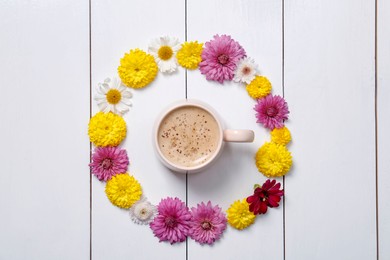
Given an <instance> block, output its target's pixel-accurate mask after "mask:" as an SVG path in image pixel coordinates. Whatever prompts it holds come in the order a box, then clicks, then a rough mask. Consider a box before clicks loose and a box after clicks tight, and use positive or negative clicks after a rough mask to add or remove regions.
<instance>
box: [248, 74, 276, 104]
mask: <svg viewBox="0 0 390 260" xmlns="http://www.w3.org/2000/svg"><path fill="white" fill-rule="evenodd" d="M271 89H272V86H271V82H270V81H269V80H268V79H267V78H266V77H263V76H256V77H255V79H254V80H252V81H251V82H250V83H249V84H248V85H247V86H246V91H247V92H248V94H249V96H251V97H252V98H255V99H259V98H263V97H266V96H268V94H269V93H271Z"/></svg>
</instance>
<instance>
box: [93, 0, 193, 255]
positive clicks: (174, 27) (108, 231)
mask: <svg viewBox="0 0 390 260" xmlns="http://www.w3.org/2000/svg"><path fill="white" fill-rule="evenodd" d="M184 10H185V9H184V2H183V1H180V0H170V1H141V0H138V1H125V0H123V1H116V2H115V4H112V1H103V0H102V1H93V5H92V58H93V63H92V75H93V77H92V85H93V87H94V88H95V87H96V86H97V84H98V83H99V82H103V80H104V79H105V78H106V77H111V76H113V75H117V67H118V65H119V60H120V58H121V57H122V56H123V55H124V53H125V52H128V51H129V50H130V49H134V48H140V49H143V50H145V51H147V48H148V45H149V42H150V40H151V39H153V38H156V37H160V36H164V35H169V36H176V37H178V38H180V39H181V40H183V39H184V32H185V24H184ZM132 93H133V100H132V103H133V107H132V108H131V110H130V112H128V113H127V114H125V115H124V119H125V120H126V123H127V127H128V129H127V138H126V140H125V142H124V143H123V144H122V147H123V148H125V149H126V150H127V152H128V155H129V159H130V167H129V172H130V173H131V174H133V175H134V176H135V178H136V179H137V180H138V181H139V182H140V183H141V185H142V188H143V192H144V195H145V196H146V197H147V198H148V199H149V200H150V201H151V202H152V203H153V204H155V205H157V204H158V203H159V202H160V200H161V199H162V198H165V197H168V196H170V197H179V198H180V199H182V200H183V201H185V194H186V180H185V175H183V174H175V173H172V172H171V171H169V170H167V169H166V168H165V167H164V166H163V165H162V164H161V163H160V162H159V161H158V159H157V157H156V156H155V154H154V150H153V145H152V128H153V125H154V121H155V120H156V118H157V116H158V114H159V113H160V111H161V110H162V109H163V108H164V107H165V106H167V105H169V104H170V103H171V102H173V101H175V100H178V99H184V98H185V84H184V71H183V70H180V71H179V72H178V73H175V74H173V75H163V74H161V73H160V72H159V74H158V76H157V77H156V79H155V81H154V82H153V83H152V84H150V85H149V86H147V87H146V88H144V89H140V90H133V91H132ZM97 111H98V108H97V105H96V104H95V103H94V104H93V113H96V112H97ZM104 187H105V184H104V183H102V182H99V181H98V180H97V179H96V178H94V180H93V207H92V209H93V213H92V227H93V234H92V256H93V259H134V258H137V259H152V258H156V257H158V258H159V259H184V258H185V250H186V248H185V247H186V244H185V243H181V244H176V245H173V246H171V245H170V244H169V243H159V242H158V239H157V238H155V237H154V235H153V233H152V231H151V229H150V228H149V227H148V226H139V225H136V224H134V223H133V222H132V221H131V220H130V216H129V212H128V211H125V210H121V209H119V208H117V207H115V206H113V205H112V204H111V203H110V202H109V201H108V199H107V197H106V195H105V192H104ZM151 248H153V249H152V250H151Z"/></svg>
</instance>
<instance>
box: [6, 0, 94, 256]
mask: <svg viewBox="0 0 390 260" xmlns="http://www.w3.org/2000/svg"><path fill="white" fill-rule="evenodd" d="M0 17H1V19H0V34H1V43H0V46H1V47H0V57H1V62H0V75H1V79H2V83H1V84H0V91H1V97H2V98H1V99H2V100H1V102H0V111H1V121H2V122H1V125H0V132H1V134H0V143H1V144H2V148H1V149H0V164H1V169H0V172H1V174H0V183H1V189H0V208H1V210H0V211H1V213H0V230H1V231H0V244H1V246H0V248H1V250H0V259H87V258H88V257H89V174H88V166H87V165H88V162H89V153H88V150H89V142H88V139H87V138H86V122H88V118H89V102H88V100H89V87H88V86H89V76H88V75H89V52H88V3H87V2H85V1H84V2H80V1H56V2H55V3H52V2H48V1H40V0H38V1H21V0H17V1H1V2H0ZM75 39H77V40H75ZM71 104H72V105H71Z"/></svg>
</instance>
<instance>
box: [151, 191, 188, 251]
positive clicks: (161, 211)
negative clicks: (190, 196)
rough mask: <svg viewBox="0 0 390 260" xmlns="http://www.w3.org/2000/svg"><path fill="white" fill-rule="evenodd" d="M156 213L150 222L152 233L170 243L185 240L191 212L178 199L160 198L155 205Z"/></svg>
mask: <svg viewBox="0 0 390 260" xmlns="http://www.w3.org/2000/svg"><path fill="white" fill-rule="evenodd" d="M157 210H158V215H157V216H156V217H155V218H154V220H153V221H152V222H151V223H150V228H151V229H152V230H153V233H154V235H155V236H156V237H158V238H159V239H160V242H161V241H169V242H170V243H171V244H174V243H177V242H183V241H185V240H186V238H187V235H188V230H189V228H190V226H189V222H190V220H191V214H190V212H189V210H188V208H187V207H186V205H185V204H184V202H182V201H181V200H180V199H178V198H174V199H172V198H170V197H168V198H166V199H162V200H161V202H160V204H159V205H158V206H157Z"/></svg>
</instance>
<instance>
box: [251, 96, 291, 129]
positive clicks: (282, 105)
mask: <svg viewBox="0 0 390 260" xmlns="http://www.w3.org/2000/svg"><path fill="white" fill-rule="evenodd" d="M254 110H255V111H256V112H257V113H256V118H257V123H262V124H263V125H264V126H265V127H266V128H269V129H271V130H272V129H274V128H275V127H276V128H281V127H283V126H284V121H283V120H286V119H288V113H289V111H288V106H287V102H286V101H285V100H284V99H283V98H282V97H281V96H272V95H268V96H266V97H265V98H261V99H258V100H257V104H256V105H255V107H254Z"/></svg>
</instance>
